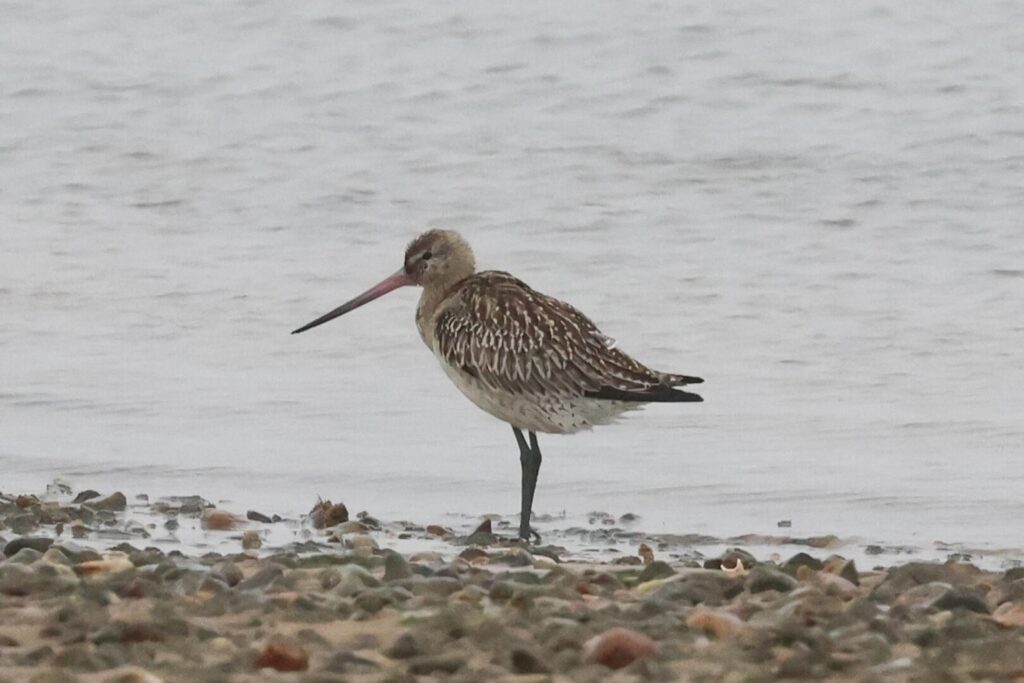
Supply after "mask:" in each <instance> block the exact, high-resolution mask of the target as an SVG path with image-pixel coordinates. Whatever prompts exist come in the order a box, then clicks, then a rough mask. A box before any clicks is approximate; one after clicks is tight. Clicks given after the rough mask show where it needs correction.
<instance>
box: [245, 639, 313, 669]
mask: <svg viewBox="0 0 1024 683" xmlns="http://www.w3.org/2000/svg"><path fill="white" fill-rule="evenodd" d="M256 668H257V669H267V668H269V669H275V670H277V671H305V670H306V669H308V668H309V655H307V654H306V651H305V650H304V649H303V648H302V646H301V645H298V644H297V643H295V642H293V641H292V640H289V639H288V638H285V637H284V636H273V637H272V638H271V639H270V640H269V641H267V644H266V645H264V646H263V651H262V652H260V654H259V656H258V657H257V658H256Z"/></svg>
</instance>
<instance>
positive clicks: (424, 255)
mask: <svg viewBox="0 0 1024 683" xmlns="http://www.w3.org/2000/svg"><path fill="white" fill-rule="evenodd" d="M431 256H433V254H431V253H430V252H429V251H425V252H423V260H424V261H429V260H430V257H431Z"/></svg>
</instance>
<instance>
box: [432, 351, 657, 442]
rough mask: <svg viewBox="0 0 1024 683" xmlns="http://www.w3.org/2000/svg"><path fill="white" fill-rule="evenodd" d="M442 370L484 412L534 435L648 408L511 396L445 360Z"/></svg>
mask: <svg viewBox="0 0 1024 683" xmlns="http://www.w3.org/2000/svg"><path fill="white" fill-rule="evenodd" d="M439 360H440V359H439ZM441 367H442V368H444V371H445V374H447V375H448V377H449V378H450V379H451V380H452V382H453V383H454V384H455V386H456V387H458V388H459V391H461V392H462V393H463V394H465V395H466V398H468V399H469V400H470V401H472V402H473V403H475V404H476V405H477V406H479V407H480V408H481V409H482V410H484V411H486V412H488V413H490V414H491V415H493V416H494V417H496V418H498V419H499V420H502V421H504V422H508V423H509V424H511V425H512V426H513V427H519V428H520V429H525V430H528V431H531V432H541V433H545V434H572V433H573V432H578V431H580V430H583V429H590V428H591V427H593V426H595V425H600V424H607V423H609V422H611V421H613V420H614V419H615V418H616V417H618V416H619V415H621V414H622V413H624V412H626V411H628V410H636V409H638V408H642V407H643V405H644V404H642V403H632V402H628V403H627V402H625V401H605V400H600V399H593V398H586V397H567V396H551V395H540V396H535V395H529V394H511V393H508V392H505V391H501V390H497V389H492V388H491V387H488V386H487V385H485V384H484V383H483V382H481V381H480V380H478V379H476V378H475V377H473V376H472V375H470V374H468V373H466V372H463V371H461V370H457V369H455V368H452V367H451V366H449V365H448V364H447V363H445V362H444V361H443V360H441Z"/></svg>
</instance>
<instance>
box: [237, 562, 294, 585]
mask: <svg viewBox="0 0 1024 683" xmlns="http://www.w3.org/2000/svg"><path fill="white" fill-rule="evenodd" d="M283 575H284V570H283V569H281V568H280V567H278V566H276V565H270V566H268V567H264V568H263V569H261V570H259V571H258V572H256V573H255V574H253V575H252V576H250V577H249V578H248V579H243V580H242V581H239V582H238V583H237V584H236V585H235V588H237V589H238V590H240V591H252V590H261V589H263V588H266V587H267V586H269V585H270V584H272V583H274V581H276V580H277V579H279V578H280V577H281V576H283Z"/></svg>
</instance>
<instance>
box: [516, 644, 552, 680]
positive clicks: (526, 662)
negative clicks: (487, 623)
mask: <svg viewBox="0 0 1024 683" xmlns="http://www.w3.org/2000/svg"><path fill="white" fill-rule="evenodd" d="M510 660H511V665H512V671H513V672H515V673H516V674H519V675H525V674H549V673H551V667H550V666H548V665H547V664H545V663H544V661H543V660H542V659H541V658H540V656H538V655H537V653H535V652H533V651H532V650H528V649H526V648H521V647H517V648H515V649H514V650H512V654H511V655H510Z"/></svg>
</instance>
